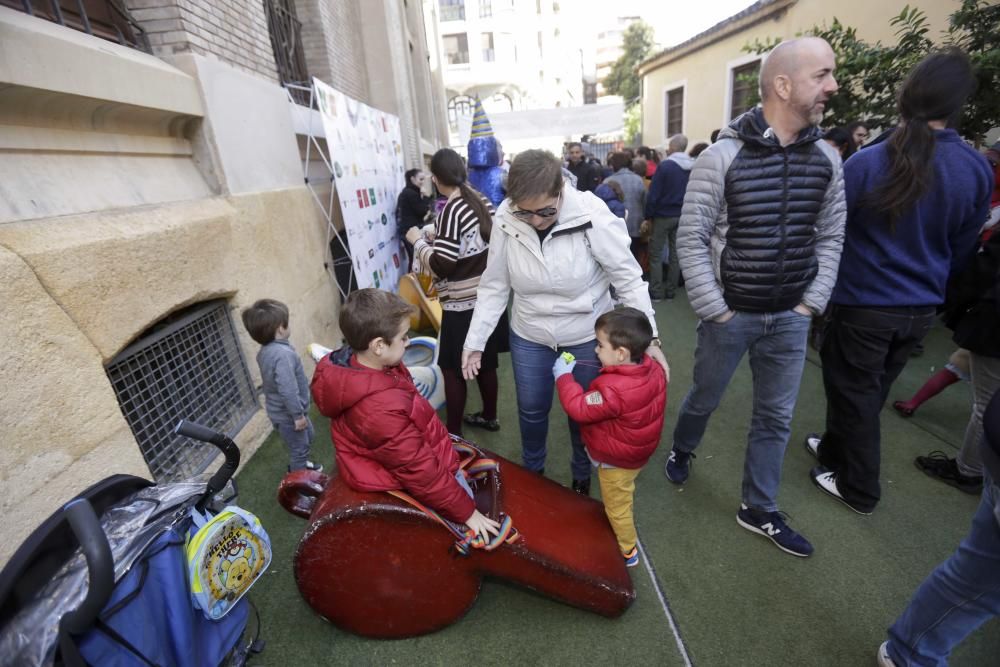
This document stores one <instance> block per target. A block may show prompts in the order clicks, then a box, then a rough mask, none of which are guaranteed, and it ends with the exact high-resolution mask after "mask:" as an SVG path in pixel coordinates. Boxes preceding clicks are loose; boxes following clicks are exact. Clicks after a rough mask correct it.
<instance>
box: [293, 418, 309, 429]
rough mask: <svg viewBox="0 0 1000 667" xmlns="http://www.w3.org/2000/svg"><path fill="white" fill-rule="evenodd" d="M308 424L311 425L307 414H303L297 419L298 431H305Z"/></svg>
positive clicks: (296, 426) (296, 427)
mask: <svg viewBox="0 0 1000 667" xmlns="http://www.w3.org/2000/svg"><path fill="white" fill-rule="evenodd" d="M308 426H309V419H308V418H307V417H306V416H305V415H302V416H301V417H299V418H298V419H296V420H295V430H296V431H304V430H306V428H307V427H308Z"/></svg>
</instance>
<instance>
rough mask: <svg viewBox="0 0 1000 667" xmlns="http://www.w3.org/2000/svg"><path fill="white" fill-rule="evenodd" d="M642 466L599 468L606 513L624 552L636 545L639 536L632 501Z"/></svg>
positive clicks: (598, 476) (598, 475) (599, 479)
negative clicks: (635, 467)
mask: <svg viewBox="0 0 1000 667" xmlns="http://www.w3.org/2000/svg"><path fill="white" fill-rule="evenodd" d="M641 471H642V468H639V469H636V470H631V469H628V468H605V467H603V466H602V467H599V468H598V469H597V479H598V481H599V482H600V484H601V497H602V498H603V499H604V513H605V514H607V515H608V521H609V522H610V523H611V528H612V530H614V531H615V537H616V538H618V548H619V549H621V552H622V553H623V554H626V553H628V552H629V551H631V550H632V548H633V547H635V545H636V543H637V542H638V537H637V536H636V534H635V521H634V520H633V518H632V501H633V497H634V496H635V478H636V477H638V476H639V473H640V472H641Z"/></svg>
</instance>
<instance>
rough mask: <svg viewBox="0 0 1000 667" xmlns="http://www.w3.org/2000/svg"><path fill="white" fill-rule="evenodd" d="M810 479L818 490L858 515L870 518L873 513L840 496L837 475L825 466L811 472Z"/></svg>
mask: <svg viewBox="0 0 1000 667" xmlns="http://www.w3.org/2000/svg"><path fill="white" fill-rule="evenodd" d="M809 478H810V479H812V481H813V484H815V485H816V488H818V489H819V490H820V491H822V492H823V493H825V494H826V495H828V496H830V497H831V498H836V499H837V500H839V501H840V502H842V503H844V504H845V505H847V506H848V507H850V508H851V509H852V510H854V511H855V512H857V513H858V514H863V515H865V516H868V515H869V514H871V513H872V511H871V510H865V509H861V508H860V507H857V506H856V505H854V504H852V503H850V502H849V501H848V500H847V499H846V498H844V496H842V495H840V489H838V488H837V473H835V472H833V471H832V470H828V469H826V468H824V467H823V466H816V467H815V468H813V469H812V470H810V471H809Z"/></svg>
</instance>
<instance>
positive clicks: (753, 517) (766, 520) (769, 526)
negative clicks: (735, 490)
mask: <svg viewBox="0 0 1000 667" xmlns="http://www.w3.org/2000/svg"><path fill="white" fill-rule="evenodd" d="M785 516H786V515H785V513H784V512H765V511H763V510H755V509H751V508H749V507H747V506H746V504H741V505H740V511H739V512H737V513H736V523H738V524H740V525H741V526H743V527H744V528H746V529H747V530H749V531H750V532H751V533H757V534H758V535H763V536H764V537H766V538H767V539H769V540H771V541H772V542H774V546H776V547H778V548H779V549H781V550H782V551H784V552H785V553H788V554H792V555H793V556H798V557H799V558H805V557H807V556H811V555H812V552H813V545H811V544H809V540H807V539H806V538H804V537H802V536H801V535H799V534H798V533H796V532H795V531H794V530H792V529H791V528H789V527H788V524H787V523H785Z"/></svg>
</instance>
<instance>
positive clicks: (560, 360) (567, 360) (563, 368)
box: [552, 352, 576, 380]
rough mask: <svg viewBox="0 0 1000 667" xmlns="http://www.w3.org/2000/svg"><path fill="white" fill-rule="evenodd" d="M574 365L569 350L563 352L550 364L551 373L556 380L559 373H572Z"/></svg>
mask: <svg viewBox="0 0 1000 667" xmlns="http://www.w3.org/2000/svg"><path fill="white" fill-rule="evenodd" d="M574 366H576V359H575V358H574V357H573V355H572V354H570V353H569V352H563V353H562V354H560V355H559V356H558V357H557V358H556V363H555V364H553V366H552V374H553V375H554V376H556V379H557V380H558V379H559V377H560V376H561V375H566V373H572V372H573V367H574Z"/></svg>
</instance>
